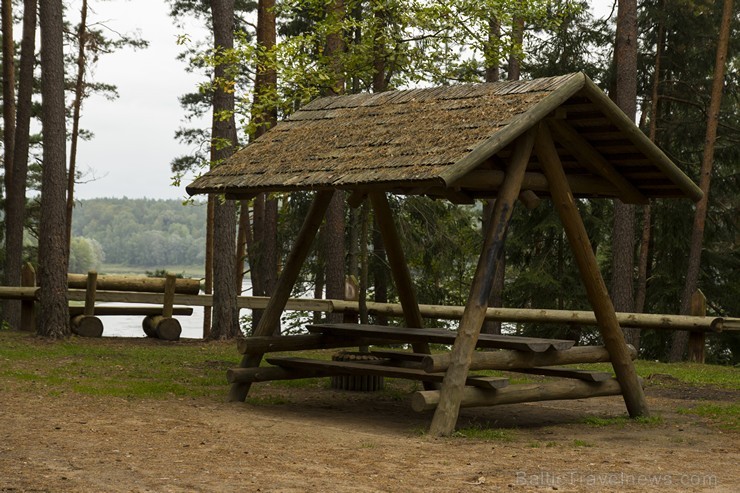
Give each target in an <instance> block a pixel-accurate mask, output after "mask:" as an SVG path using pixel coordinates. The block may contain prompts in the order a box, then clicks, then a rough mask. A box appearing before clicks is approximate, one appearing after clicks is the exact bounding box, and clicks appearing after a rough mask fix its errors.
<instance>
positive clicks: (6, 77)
mask: <svg viewBox="0 0 740 493" xmlns="http://www.w3.org/2000/svg"><path fill="white" fill-rule="evenodd" d="M1 9H2V29H3V60H2V61H3V145H4V152H5V155H4V156H3V163H5V177H4V178H5V189H6V190H7V189H8V188H10V183H11V180H12V176H13V143H14V138H15V44H14V42H13V2H12V0H2V7H1Z"/></svg>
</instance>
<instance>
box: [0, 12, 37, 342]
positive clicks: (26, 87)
mask: <svg viewBox="0 0 740 493" xmlns="http://www.w3.org/2000/svg"><path fill="white" fill-rule="evenodd" d="M35 50H36V0H25V1H24V3H23V39H22V40H21V67H20V79H19V81H18V106H17V114H16V129H15V138H14V146H13V158H12V159H13V166H12V168H13V173H12V180H10V185H9V186H8V187H7V188H6V197H5V285H6V286H20V284H21V268H22V265H23V229H24V227H23V226H24V223H25V219H26V180H27V176H28V148H29V140H30V138H29V136H30V124H31V111H32V108H31V104H32V103H31V97H32V96H33V83H34V80H33V71H34V67H35V65H36V55H35ZM6 158H7V156H6ZM4 316H5V320H6V322H8V324H9V325H10V326H11V327H13V328H14V329H20V325H21V304H20V303H19V302H17V301H8V302H7V303H6V309H5V313H4Z"/></svg>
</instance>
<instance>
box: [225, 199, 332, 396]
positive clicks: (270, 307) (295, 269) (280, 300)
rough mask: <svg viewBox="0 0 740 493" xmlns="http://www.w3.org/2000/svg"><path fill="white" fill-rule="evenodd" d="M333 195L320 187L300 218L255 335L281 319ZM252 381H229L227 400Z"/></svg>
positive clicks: (252, 357)
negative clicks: (292, 241) (298, 229)
mask: <svg viewBox="0 0 740 493" xmlns="http://www.w3.org/2000/svg"><path fill="white" fill-rule="evenodd" d="M333 195H334V191H333V190H322V191H319V192H317V193H316V197H315V198H314V201H313V204H311V208H310V209H309V211H308V214H307V215H306V219H305V220H304V222H303V226H302V227H301V230H300V232H299V233H298V237H297V238H296V240H295V244H294V245H293V250H292V251H291V253H290V256H289V257H288V260H287V261H286V263H285V267H284V268H283V272H282V274H281V275H280V279H278V283H277V287H276V288H275V292H274V293H273V295H272V297H271V298H270V301H269V302H268V303H267V307H266V308H265V311H264V312H263V313H262V317H261V318H260V322H259V324H258V325H257V328H256V329H255V330H254V335H255V336H270V335H273V333H274V332H275V327H277V325H278V323H279V322H280V316H281V315H282V313H283V309H284V308H285V304H286V303H287V302H288V299H289V298H290V293H291V291H292V290H293V285H294V284H295V281H296V279H297V278H298V274H299V273H300V271H301V267H302V266H303V262H304V261H305V260H306V256H307V255H308V252H309V251H310V250H311V244H312V243H313V240H314V238H315V237H316V232H317V231H318V230H319V226H321V223H322V221H323V220H324V216H325V215H326V210H327V208H328V207H329V202H331V198H332V196H333ZM262 356H263V354H261V353H246V354H244V356H243V357H242V361H241V365H240V366H241V368H251V367H256V366H259V364H260V362H261V361H262ZM250 387H251V383H249V382H236V383H234V384H232V386H231V390H230V392H229V401H232V402H234V401H244V400H245V399H246V398H247V394H248V393H249V389H250Z"/></svg>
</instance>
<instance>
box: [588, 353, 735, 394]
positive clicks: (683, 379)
mask: <svg viewBox="0 0 740 493" xmlns="http://www.w3.org/2000/svg"><path fill="white" fill-rule="evenodd" d="M579 367H580V368H582V369H584V370H598V371H611V370H612V368H611V365H610V364H609V363H594V364H588V365H579ZM635 369H636V370H637V374H638V375H640V376H641V377H643V378H646V377H649V376H650V375H656V374H659V375H670V376H671V377H673V378H674V379H676V382H677V383H683V384H688V385H699V386H701V385H713V386H715V387H718V388H722V389H729V390H740V376H739V374H738V370H737V368H734V367H732V366H721V365H702V364H699V363H661V362H659V361H644V360H637V361H635ZM660 385H664V386H670V385H671V383H670V382H661V383H660Z"/></svg>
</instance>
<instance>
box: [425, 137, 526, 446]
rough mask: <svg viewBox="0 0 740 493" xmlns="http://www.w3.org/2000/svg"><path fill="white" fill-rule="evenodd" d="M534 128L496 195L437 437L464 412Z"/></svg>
mask: <svg viewBox="0 0 740 493" xmlns="http://www.w3.org/2000/svg"><path fill="white" fill-rule="evenodd" d="M534 136H535V133H534V130H529V131H528V132H527V133H525V134H524V135H523V136H521V137H519V139H518V140H517V141H516V143H515V148H514V153H513V155H512V158H511V163H509V166H508V168H507V170H506V178H505V179H504V182H503V184H502V185H501V188H500V190H499V193H498V197H497V198H496V204H495V206H494V209H493V212H492V215H491V223H490V226H489V228H488V231H487V232H486V237H485V242H484V244H483V250H482V252H481V256H480V259H479V260H478V266H477V267H476V270H475V277H474V278H473V285H472V287H471V289H470V296H469V297H468V302H467V304H466V305H465V311H464V312H463V316H462V319H461V320H460V327H459V328H458V330H457V338H456V339H455V344H454V345H453V347H452V361H451V363H450V366H449V368H448V369H447V373H446V374H445V378H444V381H443V383H442V390H441V391H440V397H439V405H438V406H437V409H436V411H435V413H434V418H433V419H432V425H431V428H430V430H429V432H430V433H431V434H432V435H435V436H442V435H449V434H451V433H452V432H453V431H455V424H456V423H457V416H458V414H459V412H460V400H461V399H462V395H463V389H464V387H465V379H466V378H467V376H468V369H469V367H470V361H471V358H472V355H473V351H474V350H475V346H476V343H477V341H478V335H479V334H480V330H481V327H482V326H483V321H484V320H485V317H486V309H487V308H488V296H489V295H490V293H491V287H492V284H493V275H494V273H495V272H496V266H497V264H498V263H499V262H500V261H501V256H502V255H503V251H504V250H503V246H504V240H505V238H506V230H507V228H508V226H509V219H510V218H511V212H512V209H513V207H514V203H515V202H516V200H517V197H518V196H519V192H520V190H521V184H522V180H523V179H524V172H525V170H526V169H527V163H529V156H530V154H531V152H532V144H533V142H534Z"/></svg>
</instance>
